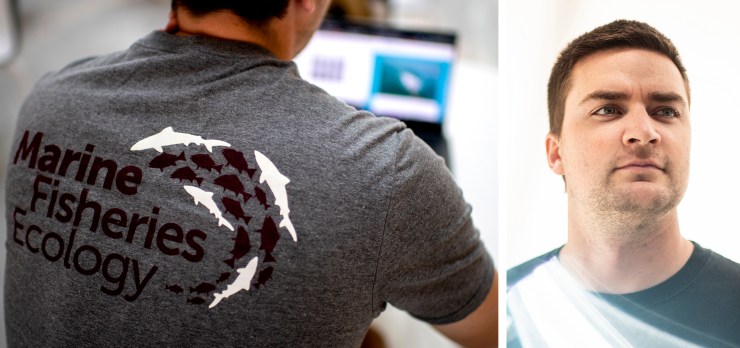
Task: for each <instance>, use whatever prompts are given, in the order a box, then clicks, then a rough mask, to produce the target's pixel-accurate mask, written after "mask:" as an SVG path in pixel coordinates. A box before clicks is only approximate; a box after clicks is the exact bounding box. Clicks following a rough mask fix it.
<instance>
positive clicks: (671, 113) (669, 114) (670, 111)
mask: <svg viewBox="0 0 740 348" xmlns="http://www.w3.org/2000/svg"><path fill="white" fill-rule="evenodd" d="M653 115H655V116H658V117H664V118H675V117H679V116H681V114H679V113H678V111H676V109H674V108H671V107H662V108H660V109H658V110H656V111H655V112H654V113H653Z"/></svg>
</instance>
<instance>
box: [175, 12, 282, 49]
mask: <svg viewBox="0 0 740 348" xmlns="http://www.w3.org/2000/svg"><path fill="white" fill-rule="evenodd" d="M281 21H283V19H273V20H271V21H270V22H268V23H266V24H265V25H264V26H262V27H255V26H254V25H250V24H248V23H245V22H244V21H243V20H242V19H241V18H239V17H238V16H237V15H235V14H233V13H230V12H227V11H220V12H213V13H209V14H206V15H204V16H201V17H195V16H193V15H191V14H190V13H189V12H188V11H187V10H184V9H182V8H177V9H174V10H173V12H172V13H171V14H170V20H169V22H168V23H167V26H166V27H165V31H166V32H168V33H170V34H175V35H183V36H207V37H213V38H218V39H223V40H232V41H241V42H249V43H253V44H255V45H258V46H261V47H263V48H265V49H267V50H268V51H270V52H272V54H274V55H275V56H276V57H278V58H280V59H284V60H290V59H292V58H293V55H294V54H293V53H294V52H293V40H294V37H293V36H292V35H290V33H291V32H292V31H291V30H286V29H288V28H287V26H288V25H290V22H286V23H280V22H281Z"/></svg>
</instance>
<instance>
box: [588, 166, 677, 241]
mask: <svg viewBox="0 0 740 348" xmlns="http://www.w3.org/2000/svg"><path fill="white" fill-rule="evenodd" d="M663 164H664V169H663V170H664V174H662V175H666V176H667V177H668V181H667V182H666V184H665V186H664V187H662V188H656V189H655V190H652V191H651V192H647V193H646V194H644V195H640V194H639V193H637V192H631V189H629V188H620V187H618V185H617V183H616V178H615V175H616V173H615V172H613V171H612V172H610V173H609V174H608V175H606V176H605V177H604V179H603V180H602V181H601V183H599V184H598V185H596V186H595V188H594V189H593V190H592V191H591V192H590V194H589V196H588V202H589V205H590V206H591V207H592V208H593V209H592V210H591V211H592V212H593V214H594V215H595V216H594V217H595V218H596V219H595V222H597V224H598V225H599V227H600V228H599V229H600V230H602V231H604V232H605V233H607V234H608V235H609V236H610V237H612V238H615V239H617V240H619V241H621V242H624V241H632V242H636V243H639V242H642V241H645V240H647V239H650V237H651V235H650V234H649V232H648V231H650V230H656V229H654V228H651V227H653V226H657V225H658V224H660V223H661V221H663V219H662V218H663V217H665V216H666V214H668V213H669V212H671V211H673V210H674V209H675V208H676V207H677V206H678V203H679V202H680V201H681V198H682V197H683V189H682V185H681V184H680V183H678V182H676V177H675V176H674V175H672V174H677V173H674V172H673V169H674V166H673V163H672V162H671V161H670V160H666V161H664V162H663ZM679 175H680V174H679ZM641 176H642V175H638V176H637V177H634V178H633V180H635V181H644V180H646V179H647V178H646V177H641Z"/></svg>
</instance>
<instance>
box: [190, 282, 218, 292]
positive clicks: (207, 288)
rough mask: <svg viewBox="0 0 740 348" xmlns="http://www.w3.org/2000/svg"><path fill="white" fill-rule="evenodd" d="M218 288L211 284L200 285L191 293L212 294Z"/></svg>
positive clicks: (191, 290) (191, 289) (192, 289)
mask: <svg viewBox="0 0 740 348" xmlns="http://www.w3.org/2000/svg"><path fill="white" fill-rule="evenodd" d="M216 289H217V288H216V286H215V285H213V284H209V283H200V284H198V286H196V287H195V288H190V293H191V294H192V293H194V292H198V294H206V295H207V294H210V293H211V292H213V291H214V290H216Z"/></svg>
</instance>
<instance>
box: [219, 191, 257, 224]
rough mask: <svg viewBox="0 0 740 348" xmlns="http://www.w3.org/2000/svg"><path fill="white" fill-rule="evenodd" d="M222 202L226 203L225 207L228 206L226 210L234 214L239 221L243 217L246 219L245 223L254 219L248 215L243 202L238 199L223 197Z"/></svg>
mask: <svg viewBox="0 0 740 348" xmlns="http://www.w3.org/2000/svg"><path fill="white" fill-rule="evenodd" d="M221 202H223V203H224V208H226V212H227V213H229V214H231V215H234V217H235V218H236V220H237V221H239V219H242V220H244V224H248V223H249V220H251V219H252V217H250V216H247V214H245V213H244V210H243V209H242V204H241V202H239V201H238V200H235V199H231V198H229V197H224V198H221Z"/></svg>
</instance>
